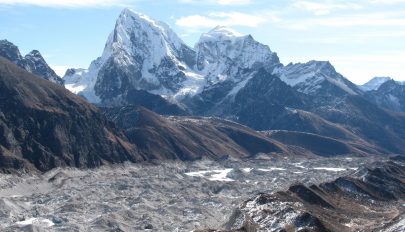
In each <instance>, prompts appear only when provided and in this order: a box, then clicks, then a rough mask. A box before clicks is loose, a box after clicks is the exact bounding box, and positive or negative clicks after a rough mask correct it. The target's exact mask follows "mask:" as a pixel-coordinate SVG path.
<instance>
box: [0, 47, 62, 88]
mask: <svg viewBox="0 0 405 232" xmlns="http://www.w3.org/2000/svg"><path fill="white" fill-rule="evenodd" d="M0 56H2V57H4V58H6V59H8V60H10V61H11V62H13V63H14V64H16V65H18V66H19V67H20V68H23V69H25V70H27V71H28V72H30V73H32V74H35V75H37V76H39V77H42V78H43V79H45V80H48V81H51V82H53V83H56V84H58V85H62V86H63V85H64V82H63V80H62V78H60V77H59V76H58V75H57V74H56V73H55V71H54V70H53V69H52V68H51V67H49V65H48V64H47V63H46V61H45V59H44V58H43V57H42V55H41V53H40V52H39V51H38V50H32V51H31V52H30V53H28V54H27V55H25V56H24V57H23V56H22V55H21V53H20V50H19V49H18V47H17V46H15V45H14V44H13V43H11V42H9V41H7V40H0Z"/></svg>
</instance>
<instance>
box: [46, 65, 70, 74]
mask: <svg viewBox="0 0 405 232" xmlns="http://www.w3.org/2000/svg"><path fill="white" fill-rule="evenodd" d="M49 66H50V67H51V68H52V69H53V71H55V72H56V74H58V76H60V77H63V76H64V75H65V73H66V70H68V69H69V68H71V67H69V66H66V65H52V64H51V65H49Z"/></svg>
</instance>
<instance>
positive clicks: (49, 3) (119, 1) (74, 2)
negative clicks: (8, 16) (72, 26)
mask: <svg viewBox="0 0 405 232" xmlns="http://www.w3.org/2000/svg"><path fill="white" fill-rule="evenodd" d="M133 2H136V0H0V5H32V6H41V7H69V8H75V7H106V6H127V5H128V4H130V3H133Z"/></svg>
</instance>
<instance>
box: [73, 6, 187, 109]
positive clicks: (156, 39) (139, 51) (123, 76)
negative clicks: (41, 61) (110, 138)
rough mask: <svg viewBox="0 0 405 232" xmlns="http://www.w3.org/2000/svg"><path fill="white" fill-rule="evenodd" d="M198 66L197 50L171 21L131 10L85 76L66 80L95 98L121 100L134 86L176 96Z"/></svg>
mask: <svg viewBox="0 0 405 232" xmlns="http://www.w3.org/2000/svg"><path fill="white" fill-rule="evenodd" d="M194 64H195V52H194V51H193V50H192V49H191V48H189V47H188V46H187V45H185V43H184V42H183V41H182V40H181V39H180V38H179V37H178V36H177V35H176V34H175V33H174V32H173V31H172V30H171V29H170V27H169V26H168V25H166V24H165V23H162V22H159V21H156V20H153V19H152V18H150V17H148V16H146V15H144V14H141V13H137V12H135V11H133V10H131V9H128V8H127V9H124V10H123V11H122V12H121V14H120V15H119V17H118V19H117V21H116V24H115V28H114V30H113V31H112V32H111V34H110V36H109V37H108V40H107V42H106V45H105V48H104V51H103V54H102V56H101V57H100V58H98V59H97V60H95V61H93V62H92V64H91V65H90V67H89V70H88V71H86V72H82V73H83V75H84V76H83V77H80V76H77V75H75V76H71V77H69V76H67V77H65V80H66V81H67V84H68V85H69V87H68V88H71V89H73V88H74V89H75V90H79V89H81V90H82V91H80V92H81V94H82V95H84V96H85V97H86V98H87V99H88V100H90V101H92V102H98V101H103V102H104V103H106V102H107V101H109V102H111V101H118V98H122V94H123V93H126V92H128V90H131V89H142V90H146V91H149V92H153V93H155V94H159V95H168V96H173V95H175V94H176V93H177V92H178V91H180V90H181V89H182V88H183V87H184V86H183V84H184V83H185V82H186V81H187V80H188V77H189V76H192V77H194V76H195V75H187V73H190V72H191V71H192V67H193V66H194ZM191 74H193V73H191ZM70 81H73V82H70ZM187 83H188V82H187ZM193 83H194V82H193ZM193 89H195V88H193ZM183 91H184V89H183ZM186 92H187V91H186Z"/></svg>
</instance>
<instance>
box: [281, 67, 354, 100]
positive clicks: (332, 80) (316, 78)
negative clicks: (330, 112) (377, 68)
mask: <svg viewBox="0 0 405 232" xmlns="http://www.w3.org/2000/svg"><path fill="white" fill-rule="evenodd" d="M274 73H275V74H276V75H278V76H279V77H280V79H281V80H283V81H284V82H285V83H286V84H288V85H290V86H292V87H294V88H295V89H296V90H298V91H299V92H302V93H305V94H310V95H314V94H316V93H318V92H319V91H320V90H325V84H328V85H331V86H335V87H337V89H340V90H341V91H343V92H344V93H346V94H350V95H357V94H359V91H360V90H358V88H357V87H356V86H355V85H354V84H352V83H351V82H350V81H348V80H347V79H346V78H345V77H343V76H342V75H341V74H340V73H338V72H336V70H335V68H334V67H333V65H332V64H331V63H330V62H329V61H315V60H312V61H309V62H307V63H296V64H293V63H290V64H288V65H287V66H285V67H282V68H278V69H276V70H275V72H274Z"/></svg>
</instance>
